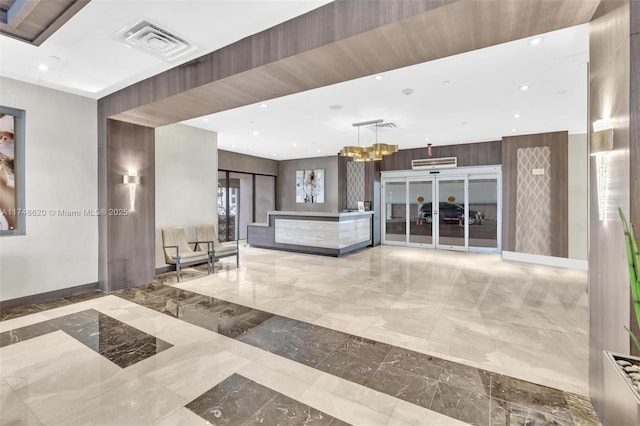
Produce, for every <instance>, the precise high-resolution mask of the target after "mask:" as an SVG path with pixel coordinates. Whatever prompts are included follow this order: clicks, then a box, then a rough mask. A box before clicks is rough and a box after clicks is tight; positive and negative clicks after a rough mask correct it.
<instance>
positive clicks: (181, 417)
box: [151, 407, 211, 426]
mask: <svg viewBox="0 0 640 426" xmlns="http://www.w3.org/2000/svg"><path fill="white" fill-rule="evenodd" d="M151 424H153V425H154V426H207V425H211V423H209V422H208V421H207V420H206V419H203V418H202V417H200V416H199V415H197V414H196V413H194V412H193V411H191V410H189V409H188V408H184V407H180V408H178V409H177V410H175V411H173V412H171V413H169V414H168V415H166V416H165V417H161V418H160V419H157V420H156V421H155V422H153V423H151Z"/></svg>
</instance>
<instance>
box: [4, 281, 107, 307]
mask: <svg viewBox="0 0 640 426" xmlns="http://www.w3.org/2000/svg"><path fill="white" fill-rule="evenodd" d="M96 290H98V283H97V282H95V283H89V284H82V285H77V286H74V287H67V288H61V289H59V290H53V291H47V292H46V293H38V294H32V295H30V296H23V297H18V298H16V299H9V300H0V309H11V308H15V307H18V306H26V305H33V304H34V303H43V302H48V301H49V300H53V299H59V298H61V297H69V296H77V295H79V294H83V293H89V292H90V291H96Z"/></svg>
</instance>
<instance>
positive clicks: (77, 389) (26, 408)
mask: <svg viewBox="0 0 640 426" xmlns="http://www.w3.org/2000/svg"><path fill="white" fill-rule="evenodd" d="M86 309H95V310H98V311H99V312H101V313H103V314H105V315H108V316H110V317H112V318H115V319H117V320H119V321H122V322H125V323H127V324H129V325H131V326H134V327H136V328H137V329H139V330H142V331H144V332H146V333H149V334H151V335H153V336H157V337H159V338H161V339H163V340H165V341H167V342H169V343H171V344H172V345H173V347H172V348H171V349H170V350H166V351H164V352H161V353H159V354H157V355H155V356H152V357H150V358H148V359H145V360H143V361H140V362H138V363H136V364H134V365H132V366H130V367H128V368H126V369H121V368H118V367H117V366H115V365H114V364H112V363H111V362H109V361H107V360H106V359H105V358H104V357H102V356H101V355H99V354H97V353H96V352H94V351H92V350H91V349H89V348H87V347H86V346H84V345H82V344H81V343H79V342H78V341H76V340H74V339H73V338H71V337H69V336H68V335H66V334H65V333H63V332H60V331H58V332H54V333H50V334H47V335H44V336H40V337H36V338H33V339H29V340H26V341H24V342H20V343H17V344H14V345H10V346H6V347H3V348H0V376H1V377H0V404H1V405H0V406H1V407H2V410H1V413H0V424H2V425H4V424H16V425H51V426H54V425H55V426H58V425H87V424H92V425H105V426H107V425H108V426H125V425H126V426H129V425H173V426H175V425H189V426H192V425H194V426H195V425H206V424H210V423H207V422H206V421H205V420H204V419H202V418H200V417H198V416H197V415H195V414H194V413H193V412H191V411H189V410H188V409H187V408H185V407H184V406H185V405H186V404H187V403H188V402H189V401H191V400H193V399H194V398H196V397H197V396H198V395H200V394H201V393H203V392H204V391H206V390H207V389H210V388H211V387H213V386H215V385H216V384H218V383H219V382H221V381H222V380H224V379H225V378H226V377H228V376H230V375H231V374H233V373H237V374H241V375H242V376H244V377H246V378H249V379H251V380H254V381H255V382H258V383H260V384H262V385H264V386H267V387H269V388H271V389H273V390H275V391H277V392H280V393H282V394H283V395H286V396H288V397H290V398H293V399H295V400H297V401H300V402H302V403H305V404H309V405H311V406H313V407H314V408H316V409H319V410H322V411H323V412H325V413H327V414H329V415H331V416H334V417H338V418H340V419H342V420H344V421H346V422H348V423H350V424H353V425H363V426H373V425H381V426H382V425H398V426H402V425H424V424H433V425H438V426H457V425H465V424H466V423H463V422H460V421H458V420H455V419H453V418H450V417H447V416H444V415H442V414H439V413H437V412H434V411H431V410H427V409H425V408H422V407H419V406H417V405H413V404H410V403H407V402H404V401H402V400H399V399H397V398H394V397H392V396H390V395H387V394H385V393H381V392H377V391H375V390H372V389H369V388H366V387H364V386H361V385H358V384H356V383H353V382H350V381H347V380H344V379H341V378H338V377H335V376H333V375H331V374H328V373H324V372H322V371H320V370H317V369H315V368H311V367H307V366H304V365H302V364H300V363H297V362H295V361H291V360H288V359H286V358H283V357H280V356H278V355H274V354H272V353H270V352H266V351H264V350H261V349H258V348H255V347H253V346H250V345H247V344H245V343H242V342H240V341H237V340H234V339H230V338H227V337H225V336H222V335H220V334H218V333H214V332H212V331H209V330H206V329H204V328H201V327H198V326H195V325H192V324H189V323H186V322H184V321H181V320H179V319H176V318H173V317H171V316H168V315H165V314H162V313H159V312H156V311H153V310H151V309H148V308H145V307H143V306H140V305H138V304H135V303H132V302H129V301H127V300H124V299H121V298H119V297H116V296H106V297H102V298H99V299H94V300H89V301H85V302H80V303H75V304H73V305H69V306H64V307H60V308H55V309H51V310H48V311H45V312H42V313H37V314H31V315H26V316H23V317H20V318H15V319H10V320H6V321H3V322H0V326H1V329H2V330H12V329H15V328H18V327H24V326H27V325H31V324H36V323H39V322H42V321H43V320H45V321H46V320H47V319H54V318H58V317H61V316H63V315H67V314H71V313H75V312H80V311H83V310H86ZM425 422H426V423H425Z"/></svg>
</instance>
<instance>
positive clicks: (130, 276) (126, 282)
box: [98, 120, 155, 292]
mask: <svg viewBox="0 0 640 426" xmlns="http://www.w3.org/2000/svg"><path fill="white" fill-rule="evenodd" d="M105 136H106V146H105V147H100V152H101V155H103V157H102V156H101V157H100V162H101V165H100V170H99V173H100V174H99V182H100V184H101V185H100V199H99V207H100V208H101V209H104V210H105V211H106V214H102V215H101V216H99V219H98V220H99V224H100V225H99V226H100V246H101V256H100V260H99V265H100V270H101V271H102V274H101V275H100V276H99V279H100V282H99V285H100V289H101V290H102V291H105V292H112V291H114V290H119V289H122V288H129V287H134V286H137V285H141V284H146V283H148V282H150V281H151V280H153V277H154V275H155V167H154V139H155V131H154V129H152V128H149V127H142V126H137V125H134V124H129V123H124V122H120V121H115V120H108V122H107V124H106V135H105ZM130 170H132V171H133V170H135V171H137V173H138V175H139V176H140V179H141V184H140V185H137V188H136V197H135V210H133V211H130V212H129V213H128V214H124V215H123V214H121V209H130V208H131V206H130V195H129V186H128V185H124V184H123V183H122V176H123V175H125V174H127V173H128V171H130Z"/></svg>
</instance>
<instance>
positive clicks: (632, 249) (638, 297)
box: [603, 207, 640, 425]
mask: <svg viewBox="0 0 640 426" xmlns="http://www.w3.org/2000/svg"><path fill="white" fill-rule="evenodd" d="M618 213H619V214H620V219H621V220H622V227H623V230H624V237H625V242H626V246H627V261H628V266H629V284H630V287H631V297H632V300H633V306H634V310H635V313H636V320H637V321H638V326H640V252H639V251H638V240H637V238H636V235H635V231H634V229H633V225H632V224H628V223H627V219H626V218H625V216H624V212H623V211H622V208H620V207H618ZM625 330H627V332H628V333H629V336H631V340H632V342H633V344H634V345H635V346H636V347H637V348H638V349H640V339H639V338H638V336H636V335H635V334H634V333H633V332H632V331H631V330H630V329H629V328H628V327H626V326H625ZM604 355H605V356H604V362H605V368H604V388H605V393H606V394H607V397H608V400H609V401H610V405H609V404H608V406H607V410H606V412H605V413H603V414H604V416H603V417H604V418H603V420H604V421H605V422H606V424H611V425H623V424H624V425H627V424H628V425H640V358H637V357H632V356H630V355H622V354H615V353H611V352H607V351H605V354H604Z"/></svg>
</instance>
